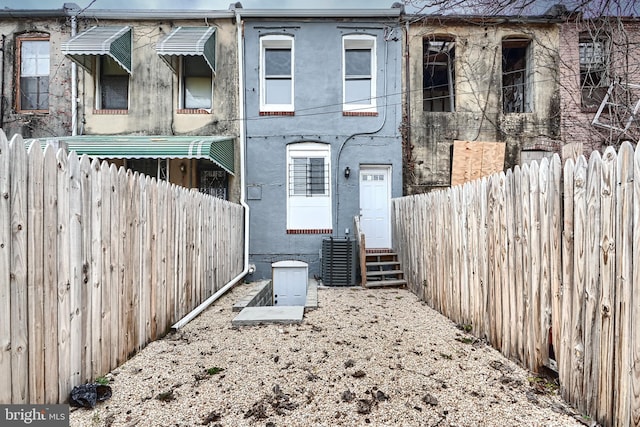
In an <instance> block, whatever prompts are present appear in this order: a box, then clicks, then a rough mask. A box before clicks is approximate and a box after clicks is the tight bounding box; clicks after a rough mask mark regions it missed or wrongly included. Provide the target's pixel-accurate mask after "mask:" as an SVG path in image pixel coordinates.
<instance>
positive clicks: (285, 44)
mask: <svg viewBox="0 0 640 427" xmlns="http://www.w3.org/2000/svg"><path fill="white" fill-rule="evenodd" d="M267 49H289V50H291V74H290V84H291V87H290V93H291V102H290V103H287V104H268V103H267V99H266V96H267V90H266V89H267V76H266V63H265V61H266V51H267ZM294 70H295V50H294V39H293V36H289V35H269V36H262V37H261V38H260V111H264V112H292V111H294V99H295V92H294V87H295V85H294V80H295V75H294V74H295V71H294Z"/></svg>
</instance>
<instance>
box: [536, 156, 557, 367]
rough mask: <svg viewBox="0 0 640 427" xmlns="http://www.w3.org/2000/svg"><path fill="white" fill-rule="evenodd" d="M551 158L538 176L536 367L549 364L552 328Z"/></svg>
mask: <svg viewBox="0 0 640 427" xmlns="http://www.w3.org/2000/svg"><path fill="white" fill-rule="evenodd" d="M550 174H551V173H550V170H549V159H546V158H544V159H542V161H541V162H540V174H539V176H538V190H539V199H538V206H539V211H538V214H539V217H538V224H539V227H538V228H539V231H540V274H539V278H540V282H539V283H540V303H539V304H540V311H539V314H538V316H537V319H538V325H537V330H538V339H539V341H538V343H537V348H538V351H537V352H536V354H537V355H538V360H537V361H536V368H539V367H541V366H543V365H545V364H547V363H548V362H547V361H548V360H549V343H550V340H549V331H550V329H551V234H550V233H551V230H550V222H551V220H550V217H551V213H550V210H551V198H550V191H551V190H550V187H551V186H552V185H553V184H552V182H551V178H550Z"/></svg>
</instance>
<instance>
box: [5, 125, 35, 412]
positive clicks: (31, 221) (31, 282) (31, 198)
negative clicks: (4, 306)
mask: <svg viewBox="0 0 640 427" xmlns="http://www.w3.org/2000/svg"><path fill="white" fill-rule="evenodd" d="M0 138H1V137H0ZM1 150H2V149H1V148H0V151H1ZM1 155H2V154H1V153H0V156H1ZM28 156H29V160H28V161H29V166H28V167H29V170H28V177H29V179H28V182H27V186H28V189H27V193H28V196H27V204H28V206H29V214H28V225H27V230H28V232H27V237H28V242H29V243H28V244H29V247H28V249H27V254H28V257H27V275H28V288H27V297H28V301H29V302H28V319H29V324H28V331H29V402H30V403H39V404H44V403H45V395H44V375H42V373H43V372H44V369H45V357H44V340H45V337H44V287H43V286H42V284H43V283H44V248H43V237H44V193H43V188H44V186H43V184H44V182H43V175H44V172H43V164H44V155H43V153H42V150H41V149H40V146H32V147H31V148H30V149H29V152H28ZM1 163H2V161H1V160H0V165H1ZM1 168H2V166H0V169H1ZM0 179H1V178H0ZM0 187H1V185H0ZM2 193H3V192H2V190H1V189H0V194H2ZM0 203H1V202H0ZM0 217H1V214H0ZM0 223H2V219H0ZM0 241H2V238H0ZM0 257H1V255H0ZM0 265H2V262H1V261H0ZM0 336H1V333H0ZM0 357H1V356H0ZM0 401H1V399H0Z"/></svg>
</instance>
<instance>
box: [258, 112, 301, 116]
mask: <svg viewBox="0 0 640 427" xmlns="http://www.w3.org/2000/svg"><path fill="white" fill-rule="evenodd" d="M260 115H261V116H295V115H296V113H295V112H293V111H260Z"/></svg>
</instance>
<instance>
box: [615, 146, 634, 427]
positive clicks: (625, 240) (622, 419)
mask: <svg viewBox="0 0 640 427" xmlns="http://www.w3.org/2000/svg"><path fill="white" fill-rule="evenodd" d="M617 170H618V187H617V193H618V194H617V204H616V206H617V209H616V222H617V226H616V245H617V249H618V250H617V252H616V288H615V295H616V299H615V301H616V302H615V304H616V309H615V311H614V313H615V318H614V322H615V331H616V335H615V338H614V339H615V342H614V349H615V351H616V354H615V358H614V372H616V378H615V382H614V390H615V394H614V406H615V408H616V412H615V425H618V426H628V425H629V424H630V422H631V410H630V405H631V402H630V400H629V398H630V394H631V389H630V386H631V384H630V383H631V381H630V373H631V370H632V368H631V366H632V362H631V317H632V316H631V309H632V306H631V302H632V291H631V287H632V280H633V246H632V245H633V148H632V147H631V144H630V143H629V142H624V143H623V144H622V146H621V147H620V150H619V152H618V169H617Z"/></svg>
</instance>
